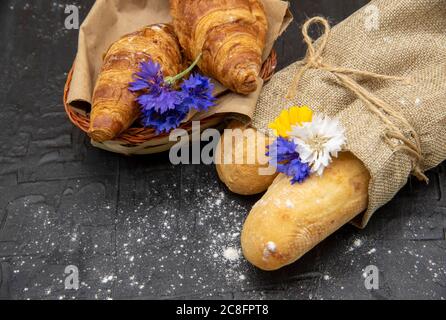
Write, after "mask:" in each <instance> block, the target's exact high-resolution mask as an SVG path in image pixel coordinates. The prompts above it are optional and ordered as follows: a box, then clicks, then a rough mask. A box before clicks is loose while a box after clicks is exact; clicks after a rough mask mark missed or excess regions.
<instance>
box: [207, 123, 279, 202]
mask: <svg viewBox="0 0 446 320" xmlns="http://www.w3.org/2000/svg"><path fill="white" fill-rule="evenodd" d="M228 129H232V130H236V131H232V132H230V131H225V133H224V134H223V136H222V138H221V140H220V143H219V145H218V147H217V152H216V154H217V160H219V161H216V162H217V165H216V167H217V172H218V176H219V177H220V179H221V180H222V181H223V182H224V183H225V184H226V186H227V187H228V188H229V190H231V191H232V192H234V193H237V194H240V195H254V194H258V193H262V192H265V191H266V190H267V189H268V187H269V186H270V185H271V184H272V183H273V181H274V179H275V177H276V176H277V174H276V173H273V174H270V175H261V174H259V169H261V168H266V167H268V158H267V157H266V152H267V150H266V147H267V146H268V145H269V144H271V143H272V142H273V141H274V139H270V138H268V137H266V136H265V135H263V134H261V133H260V132H257V131H256V130H254V129H252V128H246V126H244V125H243V124H242V123H240V122H238V121H234V122H232V123H231V124H230V125H229V127H228ZM237 129H238V130H237ZM228 139H232V147H230V148H225V143H226V141H227V140H228ZM250 147H251V148H250ZM252 147H254V148H252ZM257 148H258V149H257ZM248 152H254V153H255V154H256V155H257V156H256V157H255V159H254V160H255V162H254V163H252V164H247V163H248V158H249V157H248ZM251 155H252V154H251ZM225 158H226V159H225ZM228 159H232V162H233V163H232V164H231V163H229V161H228ZM236 159H242V161H239V162H240V163H239V164H237V163H235V162H236Z"/></svg>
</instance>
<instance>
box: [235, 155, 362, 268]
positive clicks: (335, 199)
mask: <svg viewBox="0 0 446 320" xmlns="http://www.w3.org/2000/svg"><path fill="white" fill-rule="evenodd" d="M234 179H235V178H234ZM235 180H236V179H235ZM369 180H370V175H369V172H368V171H367V169H366V168H365V167H364V165H363V164H362V162H361V161H359V160H358V159H357V158H356V157H354V156H353V155H352V154H350V153H342V154H341V155H340V157H339V158H338V159H335V160H334V161H333V163H332V164H331V165H330V166H329V167H328V168H327V169H326V171H325V172H324V174H323V175H322V177H318V176H312V177H310V178H309V179H308V180H306V181H305V182H304V183H303V184H295V185H291V183H290V179H289V178H288V177H286V176H284V175H279V176H278V177H277V179H276V180H275V181H274V183H273V184H272V186H271V187H270V188H269V190H268V192H267V193H266V194H265V196H264V197H263V198H262V199H261V200H260V201H259V202H258V203H257V204H256V205H255V206H254V208H253V209H252V211H251V213H250V214H249V216H248V218H247V220H246V222H245V225H244V228H243V232H242V248H243V253H244V255H245V257H246V259H248V260H249V261H250V262H251V263H252V264H254V265H255V266H257V267H258V268H260V269H263V270H277V269H279V268H282V267H284V266H286V265H289V264H291V263H293V262H295V261H296V260H298V259H299V258H300V257H302V256H303V255H304V254H305V253H307V252H308V251H309V250H311V249H312V248H313V247H315V246H316V245H317V244H318V243H320V242H321V241H322V240H324V239H325V238H327V237H328V236H329V235H331V234H332V233H333V232H335V231H336V230H338V229H339V228H340V227H342V226H343V225H344V224H346V223H348V222H349V221H351V220H353V218H355V217H356V216H357V215H359V214H360V213H361V212H363V211H364V210H365V209H366V208H367V201H368V185H369ZM245 183H247V182H245Z"/></svg>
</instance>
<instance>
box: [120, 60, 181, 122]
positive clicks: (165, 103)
mask: <svg viewBox="0 0 446 320" xmlns="http://www.w3.org/2000/svg"><path fill="white" fill-rule="evenodd" d="M133 78H134V82H132V83H130V86H129V90H130V91H132V92H138V91H142V92H143V94H141V95H140V96H139V97H138V98H137V101H138V103H139V104H140V105H141V108H142V112H143V113H146V112H151V111H152V110H155V111H156V112H158V113H161V114H162V113H164V112H166V111H168V110H173V109H175V108H176V107H177V105H178V104H180V103H181V97H180V94H179V93H178V91H175V90H173V89H172V86H171V85H169V84H166V83H165V82H164V77H163V73H162V71H161V66H160V65H159V64H158V63H156V62H153V61H151V60H149V61H147V62H143V63H141V71H140V72H138V73H136V74H135V75H134V77H133Z"/></svg>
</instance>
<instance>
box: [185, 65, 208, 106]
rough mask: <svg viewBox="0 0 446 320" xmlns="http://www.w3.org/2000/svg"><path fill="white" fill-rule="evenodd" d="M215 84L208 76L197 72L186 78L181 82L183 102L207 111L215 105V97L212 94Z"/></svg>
mask: <svg viewBox="0 0 446 320" xmlns="http://www.w3.org/2000/svg"><path fill="white" fill-rule="evenodd" d="M213 91H214V84H213V83H212V82H211V80H210V79H209V78H207V77H203V76H201V75H200V74H198V73H196V74H193V75H191V76H190V77H189V79H186V80H184V81H183V83H182V84H181V93H182V95H183V104H185V105H186V106H187V107H189V108H190V109H196V110H198V111H207V110H209V108H210V107H213V106H214V103H215V100H216V99H215V98H214V96H213V95H212V92H213Z"/></svg>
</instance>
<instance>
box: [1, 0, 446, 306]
mask: <svg viewBox="0 0 446 320" xmlns="http://www.w3.org/2000/svg"><path fill="white" fill-rule="evenodd" d="M73 3H74V4H78V5H79V6H80V8H81V15H82V17H84V16H85V15H86V14H87V12H88V10H89V7H90V6H91V5H92V3H93V1H92V0H89V1H80V0H75V1H74V0H70V1H68V0H67V1H65V0H64V1H61V0H58V1H29V0H28V1H12V0H8V1H7V0H4V1H1V2H0V30H2V32H1V33H0V43H2V50H1V51H0V61H2V70H1V72H0V106H1V112H0V127H1V128H2V130H0V298H12V299H28V298H30V299H36V298H44V299H59V298H66V299H70V298H98V299H107V298H114V299H119V298H161V299H166V298H224V299H233V298H240V299H251V298H260V299H265V298H268V299H269V298H271V299H333V298H352V299H356V298H365V299H388V298H389V299H394V298H421V299H444V298H446V274H445V263H446V241H445V227H446V219H445V217H446V196H445V192H446V170H445V169H446V166H445V165H443V166H441V167H439V168H437V169H435V170H433V171H431V172H429V177H430V178H431V181H432V183H431V184H430V185H429V186H425V185H423V184H420V183H418V182H416V181H414V180H412V181H411V182H410V184H408V185H407V186H406V187H405V188H404V190H402V191H401V192H400V194H399V195H398V196H397V197H396V198H395V199H394V200H393V201H392V202H391V203H390V204H388V205H387V206H386V207H384V208H382V209H381V210H380V211H379V212H378V213H377V214H376V216H375V217H374V218H373V220H372V221H371V223H370V225H369V227H368V228H367V229H366V230H364V231H359V230H357V229H355V228H353V227H352V226H346V227H344V228H343V229H342V230H340V231H339V232H338V233H336V234H335V235H334V236H332V237H331V238H329V239H328V240H327V241H325V242H324V243H322V244H321V245H320V246H318V247H317V248H316V249H315V250H313V251H312V252H311V253H309V254H308V255H307V256H305V257H304V258H303V259H302V260H300V261H299V262H298V263H296V264H294V265H292V266H290V267H287V268H285V269H283V270H280V271H278V272H274V273H264V272H261V271H259V270H256V269H254V268H253V267H252V266H250V265H249V264H248V263H247V262H246V261H244V260H243V259H242V258H240V259H237V260H235V261H232V262H231V261H229V260H227V259H225V258H224V257H223V251H224V250H225V249H227V248H235V249H238V248H239V241H240V240H239V238H240V235H239V232H240V228H241V225H242V222H243V220H244V218H245V216H246V214H247V213H248V212H249V209H250V208H251V206H252V205H253V203H254V202H255V201H256V199H257V198H242V197H238V196H235V195H233V194H231V193H229V192H228V191H227V190H226V188H225V187H224V186H223V185H222V184H221V183H220V182H219V181H218V179H217V175H216V173H215V170H214V168H213V167H212V166H204V165H203V166H177V167H174V166H172V165H170V164H169V162H168V158H167V156H166V155H158V156H150V157H141V158H125V157H121V156H117V155H113V154H108V153H105V152H102V151H99V150H96V149H94V148H92V147H91V146H90V143H89V141H88V139H87V138H86V137H85V135H84V134H82V133H80V132H79V130H77V129H75V128H74V127H73V126H72V125H71V124H70V123H69V121H68V120H67V118H66V115H65V114H64V111H63V106H62V102H61V97H62V88H63V85H64V82H65V78H66V75H67V73H66V72H67V71H68V70H69V68H70V66H71V63H72V61H73V58H74V55H75V51H76V38H77V31H75V30H73V31H69V30H65V29H64V19H65V14H64V7H65V5H66V4H73ZM365 3H367V1H351V0H342V1H341V0H338V1H332V0H324V1H323V0H318V1H316V0H308V1H304V0H300V1H293V2H292V8H293V12H294V14H295V17H296V22H295V23H294V24H293V26H292V27H291V28H290V30H289V31H288V32H287V33H286V35H285V36H284V37H283V38H282V39H281V40H280V41H279V42H278V43H277V46H276V47H277V51H278V54H279V61H280V67H284V66H286V65H288V64H289V63H291V62H292V61H294V60H296V59H297V58H299V57H301V56H302V55H303V53H304V48H303V46H302V44H301V43H302V41H301V38H300V37H298V34H299V32H298V26H299V25H300V24H301V23H302V21H303V20H304V19H305V17H307V16H312V15H314V14H324V15H326V16H328V17H330V19H331V21H332V22H338V21H340V20H341V19H343V18H344V17H346V16H348V15H349V14H350V13H352V12H353V11H354V10H356V9H357V8H359V7H360V6H361V5H363V4H365ZM371 264H373V265H376V266H377V267H378V268H379V270H380V276H381V277H380V289H379V290H377V291H368V290H366V289H365V286H364V279H363V275H362V273H363V270H364V268H366V267H367V266H368V265H371ZM68 265H75V266H77V267H78V268H79V271H80V281H81V286H80V290H79V291H66V290H65V287H64V281H65V275H64V270H65V267H66V266H68Z"/></svg>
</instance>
